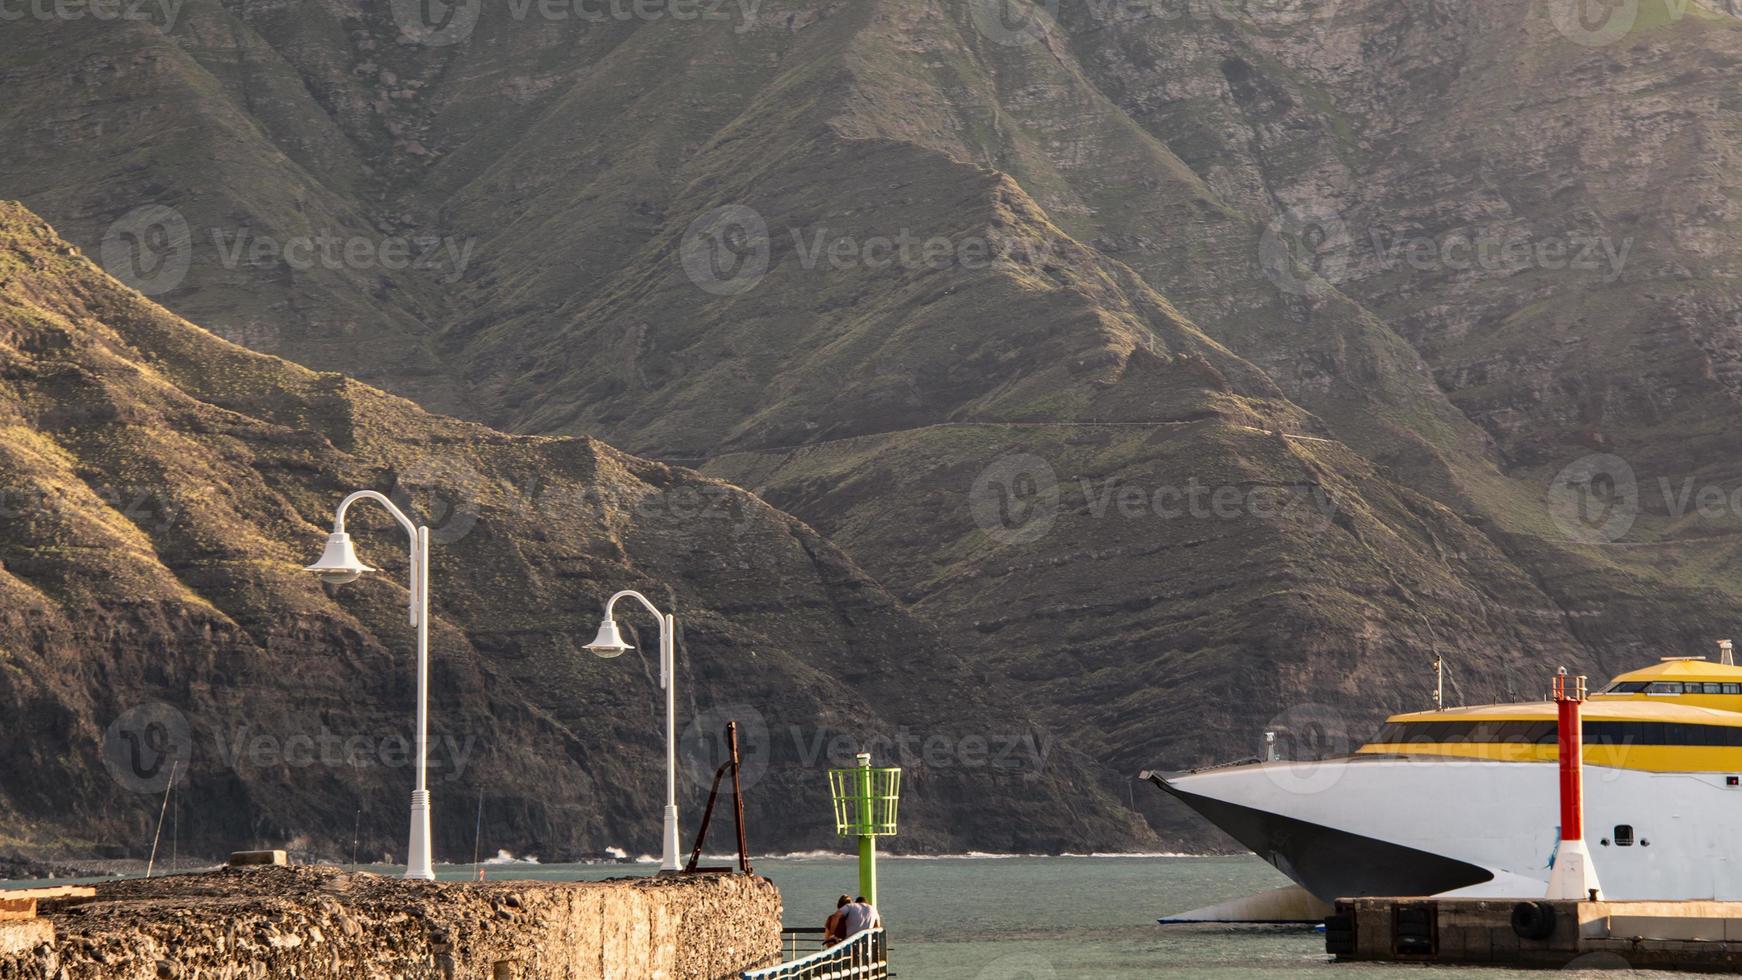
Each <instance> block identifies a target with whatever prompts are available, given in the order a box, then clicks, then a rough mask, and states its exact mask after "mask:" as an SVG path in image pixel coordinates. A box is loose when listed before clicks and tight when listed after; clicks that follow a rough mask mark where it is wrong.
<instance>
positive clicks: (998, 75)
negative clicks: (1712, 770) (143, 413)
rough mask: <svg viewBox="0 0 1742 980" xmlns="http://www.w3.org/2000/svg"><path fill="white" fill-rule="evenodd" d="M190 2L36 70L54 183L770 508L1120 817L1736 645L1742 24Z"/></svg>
mask: <svg viewBox="0 0 1742 980" xmlns="http://www.w3.org/2000/svg"><path fill="white" fill-rule="evenodd" d="M1590 7H1596V8H1600V9H1595V10H1593V9H1587V8H1590ZM146 9H147V12H151V11H153V10H155V12H154V13H152V16H151V17H149V18H146V19H140V20H127V21H122V22H103V23H98V22H94V21H88V20H87V21H62V20H52V19H50V20H41V19H38V20H31V19H26V20H24V21H21V22H18V23H16V24H13V25H9V26H8V28H7V30H6V33H5V34H4V35H0V53H3V54H4V60H3V61H0V64H4V66H5V68H4V71H5V76H4V78H5V81H6V83H7V88H8V90H9V91H14V92H19V93H22V97H20V98H18V99H17V100H15V102H14V103H13V104H11V105H7V106H0V132H4V133H5V134H6V135H7V136H8V137H12V138H10V139H8V140H7V141H5V143H4V145H0V186H3V187H5V188H7V189H8V191H9V192H10V193H13V194H16V195H17V196H20V197H22V198H23V199H24V201H25V202H26V203H27V204H29V205H31V206H32V207H34V208H36V209H37V210H39V211H40V212H42V213H43V214H45V215H46V216H48V217H49V218H50V219H51V220H54V221H55V222H56V223H57V224H58V225H59V226H60V227H61V228H62V229H63V231H65V232H66V233H67V234H68V236H69V237H70V238H72V239H73V240H74V241H76V242H78V243H80V244H81V245H83V246H85V247H86V248H87V249H88V250H92V252H93V254H98V255H99V257H100V258H101V259H102V261H103V264H104V266H105V267H106V268H108V269H109V270H110V271H111V272H114V273H115V274H116V275H118V276H120V277H121V278H123V279H126V280H128V281H130V282H132V283H133V284H135V285H138V286H140V287H141V288H142V289H145V290H147V291H148V292H150V293H152V294H153V295H154V296H155V297H156V298H157V299H159V300H160V301H161V302H163V303H164V304H166V305H167V306H169V307H170V308H172V309H175V310H176V311H178V312H180V313H182V314H183V315H186V316H189V317H190V318H192V319H194V320H196V321H198V322H201V323H203V324H205V325H207V326H208V327H210V328H212V329H213V330H215V331H216V332H218V333H220V334H221V335H223V336H226V337H229V338H231V339H234V340H237V341H238V342H241V343H243V344H246V345H249V346H252V347H256V348H258V349H262V350H266V351H270V352H273V353H278V354H283V355H286V356H290V357H292V358H294V359H297V360H300V361H303V362H305V363H308V364H310V365H311V366H313V367H316V368H320V369H325V370H342V371H344V372H346V373H348V374H353V375H356V376H358V377H361V378H364V379H365V380H368V381H371V382H374V383H378V384H381V385H382V386H384V387H387V388H389V389H390V390H394V391H396V392H399V393H401V394H404V395H407V396H409V397H412V398H415V399H418V400H420V401H421V402H423V403H424V404H425V405H426V406H427V407H431V408H436V409H440V410H445V411H450V412H454V413H458V414H463V415H467V416H470V417H474V418H477V419H480V420H483V421H485V422H488V423H490V424H493V425H496V426H499V427H502V428H505V429H508V430H512V431H518V432H528V433H545V434H586V435H591V436H597V437H599V438H602V439H606V440H608V441H610V442H612V443H613V444H616V445H621V446H623V447H625V448H626V449H628V450H631V451H634V452H639V453H642V454H645V455H650V456H655V457H659V458H664V459H666V460H668V461H672V462H681V463H684V464H686V465H693V466H696V467H699V468H700V469H702V470H703V471H704V472H707V473H708V474H710V475H711V476H715V477H718V478H721V479H724V480H728V481H730V482H731V483H733V484H737V485H739V486H743V487H747V488H750V489H752V490H755V491H756V492H757V493H758V494H759V495H760V496H761V497H762V498H764V499H766V500H767V501H769V502H770V503H771V504H773V505H774V506H776V507H779V508H781V509H782V510H784V511H786V512H787V513H790V514H792V515H795V516H797V517H798V518H800V519H802V520H803V521H805V522H806V524H808V525H809V526H810V527H814V528H816V529H817V531H818V532H820V533H821V534H822V535H824V536H826V538H827V539H828V540H829V541H830V542H832V544H833V545H835V546H838V547H839V548H841V549H842V550H843V551H844V553H845V555H846V556H848V557H849V558H850V561H851V563H852V564H853V565H854V566H856V569H863V572H864V574H866V575H867V576H868V577H869V579H868V580H874V581H875V582H876V583H878V585H879V586H880V587H881V588H886V589H888V590H889V593H890V594H891V596H892V601H893V603H894V604H895V605H896V606H899V607H903V608H904V612H906V613H907V614H911V615H912V616H914V617H915V618H917V619H918V620H920V621H924V622H926V623H929V624H930V626H931V627H932V628H934V629H936V630H938V631H939V632H940V633H941V635H943V636H944V637H946V638H947V639H946V641H945V642H946V644H947V648H948V649H950V650H951V651H952V652H953V653H955V654H958V655H960V656H961V657H963V658H964V660H965V662H967V663H969V664H971V665H972V670H973V671H974V672H975V676H976V677H977V678H978V680H977V682H976V684H975V685H974V686H975V687H978V688H981V689H984V690H988V691H996V692H998V695H997V696H999V697H1005V698H1008V699H1009V700H1010V701H1011V702H1013V703H1018V704H1020V705H1022V706H1023V707H1025V708H1027V709H1031V710H1032V711H1034V712H1035V713H1037V714H1038V715H1039V716H1040V717H1042V718H1044V719H1046V720H1047V721H1048V722H1050V723H1051V724H1052V725H1054V726H1057V727H1058V728H1060V729H1061V730H1063V731H1064V732H1065V733H1067V735H1068V736H1069V737H1070V739H1071V740H1072V741H1073V742H1074V743H1075V744H1078V745H1080V746H1081V747H1083V748H1084V749H1085V750H1087V751H1088V752H1089V753H1090V755H1092V756H1093V757H1094V759H1095V760H1096V761H1097V762H1098V763H1100V764H1102V765H1103V766H1105V767H1106V768H1104V769H1101V770H1099V774H1100V778H1101V779H1102V780H1103V781H1104V784H1105V785H1106V786H1108V787H1109V788H1111V789H1112V791H1113V792H1114V793H1115V794H1116V795H1123V794H1122V793H1120V792H1119V791H1120V790H1121V789H1123V788H1124V787H1121V786H1119V785H1118V783H1117V778H1118V776H1115V775H1111V774H1121V775H1122V774H1127V773H1129V772H1131V771H1134V770H1135V769H1137V768H1139V767H1142V766H1149V765H1159V766H1178V765H1186V764H1194V763H1200V762H1208V761H1216V760H1219V759H1225V758H1228V757H1232V756H1239V755H1245V754H1249V753H1251V752H1252V751H1254V750H1255V749H1256V747H1257V745H1258V744H1259V738H1260V736H1261V733H1262V732H1263V731H1264V730H1265V729H1266V728H1267V727H1268V728H1273V729H1281V730H1283V731H1285V732H1291V731H1293V730H1294V729H1296V728H1310V729H1313V730H1314V731H1319V730H1320V729H1322V728H1323V727H1324V725H1325V722H1324V719H1327V718H1329V719H1331V722H1330V724H1329V728H1330V732H1329V736H1328V738H1329V741H1328V742H1325V743H1320V744H1315V745H1314V746H1312V748H1314V749H1320V750H1322V749H1326V748H1331V749H1334V748H1336V747H1337V746H1338V745H1339V744H1342V743H1343V742H1344V741H1346V740H1347V739H1348V738H1350V737H1354V738H1359V737H1360V736H1361V735H1363V734H1365V733H1366V731H1367V730H1369V728H1370V727H1371V725H1372V724H1373V723H1375V722H1376V721H1377V720H1378V719H1379V718H1380V717H1382V716H1383V715H1384V714H1385V713H1387V712H1388V711H1392V710H1396V709H1399V708H1404V707H1421V706H1425V704H1426V703H1427V698H1428V692H1429V691H1430V690H1431V684H1432V673H1431V667H1430V664H1431V660H1432V657H1433V656H1434V655H1436V654H1443V655H1445V657H1446V658H1447V661H1448V664H1449V665H1450V670H1451V678H1452V684H1451V690H1452V691H1453V692H1454V697H1455V698H1457V699H1461V700H1469V701H1478V700H1489V699H1500V698H1506V697H1509V696H1527V695H1529V694H1531V693H1533V692H1535V691H1537V690H1539V689H1540V686H1541V678H1542V675H1543V674H1544V673H1546V672H1548V671H1550V670H1552V668H1553V667H1554V666H1558V665H1560V664H1566V665H1567V666H1569V667H1571V668H1581V669H1588V670H1591V671H1592V672H1594V673H1599V674H1601V673H1606V672H1611V671H1616V670H1619V669H1622V668H1625V667H1629V666H1634V665H1637V664H1638V663H1640V662H1642V661H1644V660H1647V659H1649V658H1651V657H1653V656H1656V655H1659V654H1682V653H1693V652H1702V651H1703V649H1704V644H1706V643H1707V641H1709V640H1710V639H1712V638H1714V637H1716V636H1719V635H1724V634H1726V633H1728V632H1729V631H1730V629H1731V628H1732V625H1733V622H1734V620H1735V614H1736V612H1737V610H1738V594H1737V592H1738V579H1737V575H1736V572H1737V567H1736V563H1737V554H1736V547H1735V543H1734V542H1735V540H1736V539H1735V532H1736V530H1737V526H1738V521H1739V518H1742V509H1739V508H1738V506H1737V504H1736V503H1735V502H1736V501H1737V500H1738V499H1739V498H1738V496H1737V494H1735V493H1734V492H1733V491H1734V489H1735V488H1736V487H1737V485H1738V476H1739V474H1738V473H1737V471H1736V468H1735V465H1734V463H1733V462H1731V459H1732V457H1733V456H1734V453H1735V450H1736V449H1737V448H1738V446H1737V445H1736V442H1737V436H1736V435H1735V433H1736V432H1737V431H1739V427H1738V423H1739V422H1742V404H1739V402H1738V397H1737V394H1738V391H1737V387H1736V384H1737V377H1738V376H1739V372H1738V369H1737V361H1738V357H1739V356H1742V355H1739V354H1738V353H1737V352H1738V350H1742V339H1739V338H1742V332H1739V326H1742V321H1739V320H1738V310H1742V301H1739V297H1738V293H1737V287H1736V280H1735V277H1734V273H1735V264H1736V259H1735V255H1736V234H1737V232H1736V215H1735V208H1736V205H1735V203H1734V202H1735V200H1736V199H1737V194H1738V187H1737V186H1736V185H1737V177H1736V176H1735V174H1736V168H1735V167H1734V166H1733V163H1734V161H1733V160H1732V159H1731V158H1732V156H1733V154H1734V147H1735V146H1736V145H1737V136H1738V133H1737V132H1736V127H1737V122H1738V115H1737V102H1736V99H1735V93H1734V79H1735V78H1736V77H1737V75H1738V70H1739V69H1742V24H1739V23H1738V22H1737V20H1736V19H1735V18H1734V17H1733V16H1732V15H1731V13H1730V12H1729V11H1728V9H1727V8H1726V7H1725V5H1723V4H1717V3H1713V4H1706V5H1701V4H1699V3H1695V2H1692V0H1640V2H1639V3H1637V4H1633V3H1627V4H1619V5H1613V6H1605V5H1585V4H1580V3H1576V2H1574V0H1565V2H1563V0H1535V2H1530V3H1502V2H1498V0H1477V2H1468V0H1458V2H1452V0H1444V2H1440V0H1405V2H1397V0H1298V2H1287V3H1263V4H1256V3H1255V4H1249V5H1243V4H1238V3H1233V4H1230V3H1195V2H1188V0H1177V2H1169V0H1159V2H1143V3H1117V2H1100V0H1051V2H1030V0H984V2H982V0H963V2H938V0H929V2H928V0H855V2H850V3H830V2H819V0H763V2H760V3H756V2H752V0H744V2H742V3H739V2H725V3H719V4H711V3H702V4H700V5H699V6H694V7H692V6H688V5H677V4H674V5H671V6H662V5H653V6H650V7H646V8H643V10H642V12H641V13H639V14H634V13H631V14H628V15H625V16H616V15H603V16H594V15H593V12H596V11H597V10H599V9H602V8H600V7H596V6H591V5H585V4H583V5H574V6H571V5H568V4H557V5H548V4H547V5H539V4H530V3H529V4H518V3H514V2H511V0H510V2H506V3H503V4H495V3H483V4H465V3H460V4H453V5H446V6H444V5H442V4H427V5H421V6H420V5H416V4H403V5H402V4H358V3H343V2H332V3H324V4H320V5H315V4H284V5H254V4H250V5H246V6H243V5H237V4H217V3H203V2H197V0H190V2H187V3H185V4H182V5H180V6H177V7H174V8H173V11H172V9H171V8H170V7H169V6H167V5H166V6H164V7H160V8H149V7H148V8H146ZM612 9H616V8H612ZM431 483H432V484H433V485H437V486H440V485H442V484H443V481H442V480H441V479H440V478H437V479H433V480H432V481H431ZM655 524H657V521H655V522H650V524H649V526H650V527H651V526H654V525H655ZM843 560H845V559H843ZM696 580H697V582H698V583H701V582H704V581H705V582H706V583H707V584H708V586H709V587H710V588H716V589H718V590H720V592H719V593H718V594H720V595H729V594H733V592H732V590H733V589H735V588H737V587H738V585H737V584H735V583H734V582H732V581H729V580H726V579H722V578H717V577H710V576H703V575H700V574H698V575H697V578H696ZM698 587H700V586H699V584H698ZM771 622H772V621H771ZM770 628H771V629H772V626H771V627H770ZM903 662H904V663H905V662H906V661H905V660H904V661H903ZM929 662H930V660H929V659H928V658H919V659H918V660H916V661H914V663H916V664H918V666H917V667H916V669H915V674H914V677H915V678H918V679H923V680H924V682H925V683H923V684H921V685H918V686H922V687H925V688H927V689H928V690H934V691H946V690H948V691H953V690H955V688H953V687H951V686H950V685H951V684H952V683H959V681H960V678H959V677H955V679H954V680H952V679H951V677H954V676H955V675H951V676H950V677H946V676H944V675H935V676H934V675H932V674H931V673H930V668H929V667H927V666H925V665H926V664H928V663H929ZM910 699H915V700H917V699H918V695H914V694H903V695H901V696H899V697H896V698H894V701H895V703H905V702H907V701H908V700H910ZM878 707H879V708H880V709H882V708H883V707H885V706H884V705H881V704H880V705H878ZM1302 719H1314V720H1313V721H1312V722H1311V723H1310V724H1302V723H1301V720H1302ZM1295 734H1297V735H1298V734H1301V733H1299V732H1296V733H1295ZM1137 802H1138V804H1139V805H1140V806H1142V807H1143V808H1144V809H1145V814H1146V816H1148V817H1149V818H1150V820H1151V822H1152V823H1153V824H1155V825H1157V826H1161V827H1163V828H1164V829H1165V832H1166V833H1168V834H1170V835H1171V834H1172V833H1173V829H1172V828H1174V827H1175V826H1176V825H1175V824H1174V823H1173V822H1172V821H1173V819H1174V817H1176V816H1177V814H1176V813H1174V811H1171V810H1169V809H1166V804H1164V803H1162V802H1161V801H1159V800H1155V799H1153V798H1148V799H1145V798H1143V794H1142V792H1141V791H1139V793H1138V794H1137ZM982 823H986V824H987V825H995V824H997V823H998V821H997V820H996V819H993V818H991V817H987V818H985V819H984V820H983V821H982Z"/></svg>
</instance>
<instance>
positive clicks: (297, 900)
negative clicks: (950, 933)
mask: <svg viewBox="0 0 1742 980" xmlns="http://www.w3.org/2000/svg"><path fill="white" fill-rule="evenodd" d="M0 894H3V893H0ZM780 913H781V904H780V892H779V890H778V889H776V888H775V887H774V885H773V884H772V883H771V882H769V881H768V880H767V879H765V878H760V877H746V876H741V875H705V876H686V877H677V878H650V877H637V878H623V879H615V880H611V881H604V882H562V883H548V882H529V881H502V882H476V883H475V882H408V881H402V880H400V879H397V878H388V877H383V876H381V875H374V874H366V873H348V872H344V871H340V870H338V869H336V868H328V867H292V868H283V867H270V866H268V867H259V868H226V869H223V870H220V871H214V872H210V873H205V874H194V875H176V876H171V877H165V878H157V879H154V880H151V881H143V880H131V881H115V882H108V883H104V884H100V885H98V886H97V894H96V895H95V897H92V898H80V899H69V900H66V901H59V902H57V901H45V902H43V903H42V904H41V907H40V909H39V915H40V920H39V922H41V921H46V922H47V923H48V924H50V925H52V927H53V934H52V937H49V936H46V935H42V936H38V938H37V941H36V942H34V943H33V944H30V943H19V944H4V945H0V980H14V978H20V980H22V978H30V980H39V978H41V980H63V978H64V980H83V978H99V977H100V978H105V980H159V978H185V980H197V978H238V977H273V978H277V977H301V978H311V980H313V978H335V980H336V978H345V980H354V978H360V977H370V978H374V977H383V978H386V977H392V978H407V980H409V978H420V977H431V978H452V977H463V978H473V977H479V978H487V980H544V978H550V980H558V978H561V980H606V978H624V980H629V978H635V980H642V978H666V980H719V978H725V977H736V976H737V974H738V971H740V970H743V969H745V968H748V967H752V966H760V965H763V964H765V963H768V962H772V961H775V960H777V959H778V958H779V953H780ZM35 928H37V929H39V930H40V929H41V926H40V925H38V926H36V927H35ZM20 947H24V948H20Z"/></svg>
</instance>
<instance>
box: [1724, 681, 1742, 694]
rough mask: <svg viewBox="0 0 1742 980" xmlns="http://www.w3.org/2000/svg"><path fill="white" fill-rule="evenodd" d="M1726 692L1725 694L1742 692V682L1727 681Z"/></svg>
mask: <svg viewBox="0 0 1742 980" xmlns="http://www.w3.org/2000/svg"><path fill="white" fill-rule="evenodd" d="M1724 693H1725V694H1742V684H1730V683H1726V684H1725V685H1724Z"/></svg>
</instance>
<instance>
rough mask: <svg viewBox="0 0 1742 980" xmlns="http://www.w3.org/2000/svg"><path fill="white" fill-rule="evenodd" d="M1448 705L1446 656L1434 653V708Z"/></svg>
mask: <svg viewBox="0 0 1742 980" xmlns="http://www.w3.org/2000/svg"><path fill="white" fill-rule="evenodd" d="M1445 706H1446V657H1445V654H1434V710H1435V711H1438V710H1440V709H1441V708H1444V707H1445Z"/></svg>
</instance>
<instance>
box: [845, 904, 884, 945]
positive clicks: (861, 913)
mask: <svg viewBox="0 0 1742 980" xmlns="http://www.w3.org/2000/svg"><path fill="white" fill-rule="evenodd" d="M843 897H844V896H843ZM881 928H883V916H882V915H880V914H879V913H878V911H877V906H875V905H872V904H871V903H870V902H867V901H865V896H863V895H860V896H859V897H858V898H855V899H853V904H851V905H849V906H847V908H846V915H845V916H843V917H842V927H841V938H842V939H845V938H847V937H848V936H851V935H853V934H854V933H857V932H863V931H864V930H866V929H881Z"/></svg>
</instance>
